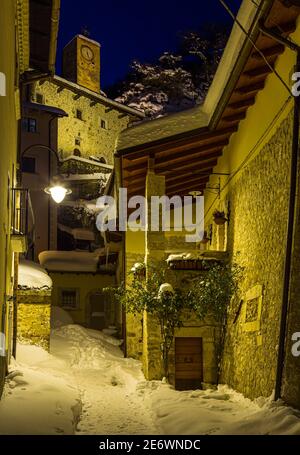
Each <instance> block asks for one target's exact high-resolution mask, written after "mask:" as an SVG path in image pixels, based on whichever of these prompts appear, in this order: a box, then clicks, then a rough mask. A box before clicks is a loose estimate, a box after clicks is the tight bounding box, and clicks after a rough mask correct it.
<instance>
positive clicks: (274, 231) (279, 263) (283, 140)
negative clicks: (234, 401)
mask: <svg viewBox="0 0 300 455" xmlns="http://www.w3.org/2000/svg"><path fill="white" fill-rule="evenodd" d="M291 125H292V117H291V115H290V116H289V117H288V118H287V119H286V120H285V121H284V122H283V123H282V124H281V125H280V127H279V128H278V129H277V131H276V132H275V134H274V136H273V137H272V139H271V140H270V141H269V143H268V144H267V145H265V146H264V147H263V149H262V150H261V151H260V153H259V154H258V155H257V156H256V157H255V158H253V159H252V161H250V162H249V164H248V165H247V166H246V167H244V169H243V170H242V171H241V172H240V175H239V178H238V179H237V180H236V182H235V183H234V184H233V185H232V187H231V189H230V192H229V194H228V199H229V200H230V207H231V213H230V220H229V226H228V250H229V252H230V254H231V255H235V254H237V253H239V254H238V256H237V260H238V262H239V263H240V264H241V265H242V266H244V267H245V270H244V277H243V280H242V282H241V294H240V296H238V298H236V299H234V300H233V301H232V302H231V305H230V309H229V315H228V327H227V336H226V343H225V351H224V358H223V365H222V367H223V368H222V377H221V381H222V382H224V383H227V384H229V386H231V387H233V388H234V389H236V390H238V391H239V392H242V393H243V394H244V395H246V396H247V397H250V398H255V397H258V396H261V395H263V396H269V395H271V393H272V391H273V389H274V386H275V378H276V364H277V346H278V339H279V324H280V314H281V303H282V283H283V270H284V257H285V241H286V226H287V207H288V194H289V178H288V176H289V164H290V151H291V137H292V133H291ZM225 205H226V204H225Z"/></svg>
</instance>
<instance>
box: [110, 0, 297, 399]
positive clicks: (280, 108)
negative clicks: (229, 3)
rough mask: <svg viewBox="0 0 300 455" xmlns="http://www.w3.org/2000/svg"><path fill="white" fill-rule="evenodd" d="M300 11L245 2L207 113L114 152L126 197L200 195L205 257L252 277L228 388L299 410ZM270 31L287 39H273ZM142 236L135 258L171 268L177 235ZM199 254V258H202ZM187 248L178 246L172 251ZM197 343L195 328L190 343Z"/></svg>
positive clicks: (150, 347) (241, 299)
mask: <svg viewBox="0 0 300 455" xmlns="http://www.w3.org/2000/svg"><path fill="white" fill-rule="evenodd" d="M299 12H300V9H299V8H298V7H296V6H291V5H290V4H289V5H287V4H286V3H284V2H281V1H279V0H275V1H270V2H264V3H263V5H262V6H261V8H259V9H258V8H257V7H256V6H255V5H254V4H252V5H251V3H250V2H247V1H244V2H243V3H242V6H241V8H240V11H239V14H238V19H239V22H240V23H241V24H242V25H243V27H244V28H245V30H246V31H248V32H249V33H250V34H251V38H252V41H249V40H248V38H247V36H246V35H245V33H244V31H243V30H242V29H241V28H240V27H239V26H238V25H237V24H235V25H234V27H233V30H232V33H231V36H230V38H229V41H228V44H227V46H226V49H225V51H224V54H223V57H222V60H221V62H220V65H219V68H218V70H217V72H216V75H215V77H214V80H213V81H212V84H211V87H210V90H209V92H208V95H207V97H206V100H205V101H204V104H203V105H202V106H200V107H197V108H195V109H192V110H189V111H186V112H183V113H179V114H175V115H172V116H169V117H166V118H163V119H158V120H155V121H153V122H149V123H144V124H141V125H138V126H136V127H134V128H131V129H130V130H127V131H125V132H124V133H123V134H122V135H121V136H120V140H119V142H118V146H117V169H119V174H120V178H121V179H122V180H121V181H122V186H125V187H127V189H128V195H129V197H130V196H134V195H137V194H145V195H146V196H147V194H149V190H151V189H152V190H151V191H153V192H152V194H156V195H161V194H164V192H165V194H166V195H168V196H173V195H179V196H182V197H183V196H186V195H188V194H189V193H190V192H191V191H192V192H194V191H198V192H202V193H203V194H204V201H205V216H204V223H205V231H206V233H207V234H206V235H207V239H208V242H207V243H206V249H207V250H208V252H207V253H211V254H215V253H216V252H226V253H227V254H228V255H229V257H230V258H231V259H232V258H236V260H237V261H238V263H239V264H240V265H242V266H243V267H244V272H243V279H242V281H241V283H240V295H238V296H235V298H234V299H233V300H232V301H231V302H230V305H229V308H228V325H227V336H226V339H225V348H224V354H223V359H222V371H221V381H222V382H224V383H227V384H229V386H231V387H233V388H235V389H236V390H238V391H239V392H242V393H243V394H245V396H247V397H250V398H255V397H258V396H261V395H262V396H270V395H271V394H272V392H273V391H274V390H275V397H276V398H278V397H279V396H281V397H282V398H283V399H284V400H286V401H287V402H288V403H289V404H291V405H293V406H297V407H299V406H300V402H299V397H300V362H299V357H297V356H295V355H293V351H292V346H293V343H295V340H296V338H295V336H296V335H297V333H298V332H299V330H300V329H299V328H300V318H299V304H298V303H297V295H298V294H299V293H298V286H299V279H298V272H299V269H298V264H299V260H300V257H299V251H298V250H299V249H298V247H297V245H298V243H299V242H298V235H299V232H298V231H299V229H298V226H299V222H298V218H299V203H298V196H297V197H296V201H295V203H294V202H293V191H294V190H295V189H296V194H297V195H298V194H299V193H298V184H299V183H298V181H299V172H298V171H299V165H298V163H297V153H298V142H299V130H298V127H299V125H298V121H299V120H298V119H297V110H296V111H294V110H293V105H294V98H293V97H292V96H291V92H290V87H291V86H292V81H291V78H290V77H291V74H292V73H293V71H294V65H295V62H296V52H295V51H294V50H292V49H290V48H289V42H288V41H284V40H283V39H282V37H283V38H287V37H289V38H290V39H291V40H292V41H293V43H298V44H300V28H299V21H298V16H299ZM274 23H276V24H277V25H278V30H280V33H279V32H278V34H279V35H280V34H281V36H278V35H277V34H276V33H275V35H274V29H272V27H273V26H274ZM276 30H277V29H276ZM253 43H255V46H254V45H253ZM274 68H275V69H276V72H275V71H274ZM275 94H276V96H275ZM295 112H296V114H295ZM293 131H294V132H295V131H296V132H297V136H298V137H296V139H295V134H293ZM295 151H296V152H295ZM295 156H296V160H295ZM291 170H296V179H295V175H294V174H291ZM290 176H293V178H294V180H293V178H292V177H290ZM154 180H155V181H156V184H155V185H153V182H152V184H150V182H151V181H154ZM289 201H291V202H289ZM215 210H218V211H219V212H224V223H223V224H222V225H220V224H216V222H215V217H214V212H215ZM293 213H295V216H294V217H293ZM289 214H290V215H289ZM291 214H292V216H291ZM139 235H140V238H141V240H140V241H139V245H141V248H140V251H139V253H140V255H139V258H140V259H142V258H143V257H145V256H146V263H147V256H151V255H152V257H153V258H154V257H159V256H160V257H161V258H163V257H164V253H166V252H167V251H168V241H169V240H170V238H172V235H173V236H174V233H173V234H168V237H169V238H165V239H163V238H162V237H161V238H160V239H159V238H157V239H156V240H155V238H154V237H155V236H156V237H158V233H149V232H148V231H146V233H145V234H144V233H140V234H139ZM132 236H134V238H135V244H134V243H133V241H134V238H133V237H132ZM175 236H178V233H175ZM136 238H137V233H134V234H133V233H130V232H128V233H126V240H125V258H126V260H125V268H124V276H125V275H126V270H127V271H128V268H129V267H130V261H132V260H136V259H137V256H135V255H134V253H136V252H137V249H136V247H135V245H137V241H136ZM291 239H292V240H293V247H292V249H291V251H290V250H289V245H290V240H291ZM173 245H174V243H173ZM198 247H199V246H198V245H194V254H195V255H197V251H198V255H199V257H201V254H203V253H201V254H200V253H199V250H198ZM186 248H187V245H183V244H182V242H179V241H178V242H177V247H175V249H174V247H173V249H172V252H176V251H175V250H177V253H182V252H183V251H185V249H186ZM289 262H290V263H291V270H290V273H289V269H288V268H287V267H288V264H289ZM126 264H128V267H127V266H126ZM126 267H127V268H126ZM287 291H288V292H287ZM131 319H132V318H131V317H129V318H128V319H127V322H128V336H127V346H128V349H129V350H130V353H132V352H135V353H138V352H140V353H141V355H142V357H143V360H144V370H145V372H146V374H148V377H152V374H150V373H149V371H150V370H149V368H151V366H152V363H151V362H152V361H151V355H153V356H154V357H155V356H156V359H157V364H158V355H159V354H158V352H159V347H158V343H159V341H158V339H157V337H156V334H155V332H153V330H154V329H153V324H151V322H150V323H149V325H148V330H145V327H144V336H143V338H144V340H143V349H141V348H140V346H139V345H138V344H137V343H136V342H135V341H134V340H137V339H139V337H140V335H139V334H138V327H139V326H138V324H137V323H135V322H134V321H132V320H131ZM146 323H147V321H146ZM194 333H195V332H194V329H193V330H192V328H191V327H189V328H187V329H186V332H185V334H184V335H183V336H187V337H192V336H194V335H193V334H194ZM178 336H179V337H180V336H181V335H178ZM197 336H198V337H200V338H201V337H202V336H204V335H201V333H200V331H199V332H198V335H197ZM145 346H146V348H145ZM175 356H176V353H175ZM157 369H158V367H156V371H157Z"/></svg>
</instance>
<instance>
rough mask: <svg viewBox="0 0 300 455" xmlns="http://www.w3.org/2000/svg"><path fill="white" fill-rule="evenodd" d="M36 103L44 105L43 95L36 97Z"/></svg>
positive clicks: (39, 94)
mask: <svg viewBox="0 0 300 455" xmlns="http://www.w3.org/2000/svg"><path fill="white" fill-rule="evenodd" d="M35 99H36V102H37V103H39V104H44V97H43V95H42V94H41V93H37V94H36V95H35Z"/></svg>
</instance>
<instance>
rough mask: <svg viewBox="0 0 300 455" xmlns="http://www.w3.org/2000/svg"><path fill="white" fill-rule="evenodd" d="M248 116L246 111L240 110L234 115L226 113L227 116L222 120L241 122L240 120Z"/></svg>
mask: <svg viewBox="0 0 300 455" xmlns="http://www.w3.org/2000/svg"><path fill="white" fill-rule="evenodd" d="M245 117H246V111H243V112H239V113H237V114H233V115H226V116H225V117H222V118H221V121H224V122H239V121H240V120H243V119H244V118H245Z"/></svg>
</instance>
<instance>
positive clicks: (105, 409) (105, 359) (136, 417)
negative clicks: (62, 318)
mask: <svg viewBox="0 0 300 455" xmlns="http://www.w3.org/2000/svg"><path fill="white" fill-rule="evenodd" d="M10 371H11V373H10V375H9V377H8V380H7V384H6V388H5V393H4V398H3V400H2V401H1V402H0V434H74V433H75V434H78V435H81V434H99V435H101V434H102V435H109V434H128V435H134V434H148V435H149V434H178V435H183V434H300V413H299V412H297V411H294V410H292V409H291V408H288V407H285V406H283V405H282V404H275V403H272V401H271V400H266V399H257V400H256V401H255V402H251V401H250V400H247V399H245V398H244V397H243V396H242V395H240V394H238V393H236V392H233V391H232V390H230V389H228V388H227V387H225V386H220V387H219V389H218V390H213V389H211V390H206V391H204V390H198V391H186V392H178V391H175V390H173V389H172V387H170V386H169V385H167V384H164V383H162V382H160V381H151V382H147V381H145V379H144V377H143V374H142V372H141V365H140V363H139V362H137V361H135V360H132V359H124V358H123V356H122V352H121V350H120V349H119V347H118V341H117V340H116V339H114V338H110V337H107V336H106V335H104V334H102V333H101V332H98V331H94V330H88V329H84V328H82V327H80V326H76V325H68V326H64V327H60V328H58V329H55V330H54V331H53V333H52V338H51V354H48V353H47V352H46V351H44V350H43V349H42V348H39V347H36V346H30V345H19V346H18V360H17V362H15V363H14V364H13V365H12V366H11V368H10Z"/></svg>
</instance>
